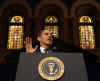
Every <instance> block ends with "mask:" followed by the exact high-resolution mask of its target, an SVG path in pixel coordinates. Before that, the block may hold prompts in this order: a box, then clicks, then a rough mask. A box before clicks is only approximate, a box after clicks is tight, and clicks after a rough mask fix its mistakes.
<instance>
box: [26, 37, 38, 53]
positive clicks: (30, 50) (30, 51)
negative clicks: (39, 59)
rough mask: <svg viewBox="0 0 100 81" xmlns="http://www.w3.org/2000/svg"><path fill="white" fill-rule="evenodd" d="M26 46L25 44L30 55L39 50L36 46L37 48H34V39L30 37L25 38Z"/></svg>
mask: <svg viewBox="0 0 100 81" xmlns="http://www.w3.org/2000/svg"><path fill="white" fill-rule="evenodd" d="M24 44H25V48H26V52H28V53H34V52H35V51H36V50H37V48H38V46H37V45H36V46H35V48H32V38H30V37H26V38H25V40H24Z"/></svg>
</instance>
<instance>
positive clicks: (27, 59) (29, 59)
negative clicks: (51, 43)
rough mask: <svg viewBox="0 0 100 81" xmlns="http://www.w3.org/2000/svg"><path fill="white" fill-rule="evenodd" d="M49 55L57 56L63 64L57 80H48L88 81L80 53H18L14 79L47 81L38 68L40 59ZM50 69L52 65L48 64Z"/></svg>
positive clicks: (17, 80) (20, 80)
mask: <svg viewBox="0 0 100 81" xmlns="http://www.w3.org/2000/svg"><path fill="white" fill-rule="evenodd" d="M49 57H54V58H58V59H59V60H60V61H62V62H63V64H64V69H63V70H64V73H63V74H62V76H61V77H60V78H59V79H57V80H50V81H88V77H87V72H86V66H85V63H84V58H83V55H82V54H81V53H50V54H40V53H35V54H28V53H24V52H23V53H21V54H20V58H19V63H18V67H17V72H16V80H15V81H47V80H46V79H44V78H43V77H41V75H40V74H39V70H38V69H39V64H40V63H42V62H41V60H43V59H44V58H49ZM47 60H48V59H47ZM40 65H41V64H40ZM61 67H62V65H61ZM40 68H41V67H40ZM60 69H61V68H60ZM50 70H51V71H52V66H50ZM40 71H41V70H40ZM53 76H55V75H53Z"/></svg>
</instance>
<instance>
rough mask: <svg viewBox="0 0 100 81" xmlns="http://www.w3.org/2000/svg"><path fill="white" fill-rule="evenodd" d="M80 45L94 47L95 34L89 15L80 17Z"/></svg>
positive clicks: (87, 47)
mask: <svg viewBox="0 0 100 81" xmlns="http://www.w3.org/2000/svg"><path fill="white" fill-rule="evenodd" d="M80 23H81V25H80V27H79V30H80V47H81V48H83V49H94V48H95V35H94V28H93V25H91V24H92V19H91V18H90V17H89V16H82V17H81V18H80Z"/></svg>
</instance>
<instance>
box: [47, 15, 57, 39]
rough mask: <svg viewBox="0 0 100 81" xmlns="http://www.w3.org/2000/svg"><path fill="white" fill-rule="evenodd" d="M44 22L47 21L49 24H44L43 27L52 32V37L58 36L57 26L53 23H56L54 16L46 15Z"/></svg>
mask: <svg viewBox="0 0 100 81" xmlns="http://www.w3.org/2000/svg"><path fill="white" fill-rule="evenodd" d="M45 23H48V24H49V25H47V26H45V29H48V30H49V31H51V32H52V35H53V37H54V38H59V32H58V30H59V27H58V26H57V25H55V23H58V19H57V18H56V17H54V16H48V17H47V18H46V19H45Z"/></svg>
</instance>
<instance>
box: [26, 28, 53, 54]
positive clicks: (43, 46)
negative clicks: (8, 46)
mask: <svg viewBox="0 0 100 81" xmlns="http://www.w3.org/2000/svg"><path fill="white" fill-rule="evenodd" d="M37 40H38V41H39V43H40V46H39V45H36V46H35V47H34V48H33V47H32V38H30V37H26V39H25V41H24V44H25V48H26V52H28V53H34V52H36V51H39V52H41V53H44V54H46V53H48V52H50V46H51V45H52V43H53V37H52V32H51V31H49V30H41V31H40V32H39V33H38V35H37Z"/></svg>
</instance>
